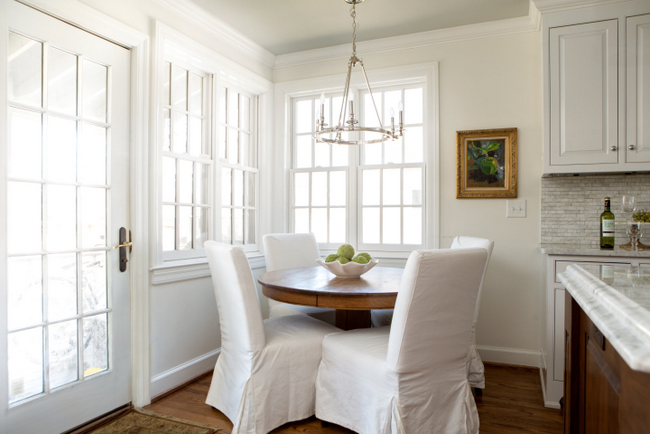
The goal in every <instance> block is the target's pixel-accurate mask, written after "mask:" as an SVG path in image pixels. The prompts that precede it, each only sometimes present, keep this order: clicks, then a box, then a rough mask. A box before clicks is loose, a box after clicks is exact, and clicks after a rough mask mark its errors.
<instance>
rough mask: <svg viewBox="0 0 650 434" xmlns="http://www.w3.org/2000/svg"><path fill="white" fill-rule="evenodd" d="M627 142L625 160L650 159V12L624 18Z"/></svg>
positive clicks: (643, 161) (636, 161)
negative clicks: (625, 21) (625, 33)
mask: <svg viewBox="0 0 650 434" xmlns="http://www.w3.org/2000/svg"><path fill="white" fill-rule="evenodd" d="M626 145H627V161H628V162H631V163H647V162H650V15H641V16H637V17H630V18H628V19H627V143H626ZM630 148H632V149H630Z"/></svg>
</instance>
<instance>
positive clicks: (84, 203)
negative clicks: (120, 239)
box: [81, 187, 106, 249]
mask: <svg viewBox="0 0 650 434" xmlns="http://www.w3.org/2000/svg"><path fill="white" fill-rule="evenodd" d="M81 237H82V238H81V239H82V243H81V247H82V248H84V249H87V248H92V247H104V246H106V190H104V189H103V188H83V187H82V188H81Z"/></svg>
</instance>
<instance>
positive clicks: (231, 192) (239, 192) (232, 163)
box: [217, 85, 258, 247]
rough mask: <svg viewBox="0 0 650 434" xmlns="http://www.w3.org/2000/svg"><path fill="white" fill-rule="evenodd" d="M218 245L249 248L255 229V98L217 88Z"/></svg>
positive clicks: (221, 87) (224, 87) (223, 87)
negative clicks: (219, 224) (219, 195)
mask: <svg viewBox="0 0 650 434" xmlns="http://www.w3.org/2000/svg"><path fill="white" fill-rule="evenodd" d="M217 100H218V107H217V112H218V117H219V150H218V154H219V166H220V167H219V169H220V172H221V241H222V242H224V243H229V244H237V245H244V246H245V247H246V246H248V247H252V246H255V245H256V227H257V218H258V216H257V194H256V192H257V178H258V169H257V138H256V136H255V130H256V128H255V126H256V123H257V117H256V107H257V98H256V97H255V96H253V95H251V94H248V93H247V92H244V91H242V90H239V89H236V88H234V87H230V86H222V85H219V86H217Z"/></svg>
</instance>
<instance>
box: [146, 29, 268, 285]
mask: <svg viewBox="0 0 650 434" xmlns="http://www.w3.org/2000/svg"><path fill="white" fill-rule="evenodd" d="M168 55H169V56H171V57H173V58H175V59H178V64H179V65H180V66H184V67H188V68H194V69H197V70H200V71H203V72H205V73H207V74H212V75H213V77H214V78H213V83H212V85H211V89H212V90H211V92H212V95H214V92H215V90H216V88H217V84H218V83H219V82H220V81H223V80H226V81H227V82H228V83H231V84H232V85H234V86H237V87H239V88H243V89H245V90H246V91H247V92H249V93H254V94H255V95H256V96H257V97H258V100H259V101H258V118H257V122H258V132H257V137H258V144H257V146H258V152H259V153H260V155H259V156H258V170H259V171H260V172H263V171H267V170H270V169H271V167H272V166H271V165H270V164H268V163H266V161H267V160H268V155H267V153H266V152H265V153H264V155H262V153H263V152H262V151H263V150H264V149H265V148H266V147H268V140H267V139H266V137H267V136H268V135H270V132H269V127H270V126H271V122H270V120H269V118H270V117H271V113H272V108H271V102H272V98H269V94H270V93H271V92H272V90H273V86H272V83H271V82H270V81H269V80H267V79H265V78H263V77H261V76H259V75H257V74H256V73H254V72H252V71H250V70H248V69H246V68H245V67H243V66H240V65H239V64H237V63H235V62H233V61H232V60H230V59H228V58H226V57H224V56H223V55H221V54H219V53H217V52H215V51H213V50H211V49H210V48H208V47H206V46H204V45H202V44H201V43H199V42H197V41H195V40H193V39H191V38H189V37H188V36H186V35H184V34H182V33H180V32H178V31H176V30H174V29H172V28H171V27H169V26H168V25H166V24H164V23H162V22H160V21H156V23H155V49H154V52H153V53H152V73H151V77H152V85H151V107H152V116H151V117H152V122H151V123H150V125H151V129H150V137H151V140H150V161H154V162H155V164H154V165H152V166H151V169H150V175H149V176H150V178H149V182H150V186H151V189H150V196H149V209H150V218H149V222H150V226H149V238H150V242H149V251H150V258H151V259H150V266H149V271H150V273H151V281H152V284H154V285H156V284H160V283H167V282H177V281H183V280H189V279H195V278H200V277H204V275H205V272H206V270H207V259H206V257H205V256H201V257H194V258H189V259H179V260H166V259H165V258H164V254H163V252H162V244H161V239H160V230H161V227H162V221H161V218H162V217H161V215H160V212H159V209H160V206H161V204H162V197H161V194H162V183H161V180H160V179H159V178H160V175H161V173H162V167H161V165H162V159H161V156H162V150H161V149H160V146H159V142H160V136H161V133H160V131H161V128H162V122H163V119H162V111H161V110H160V107H161V104H160V103H161V101H160V99H161V96H160V92H159V90H160V89H159V87H160V80H161V79H162V78H161V77H160V65H161V64H162V62H164V61H165V59H166V58H167V56H168ZM213 105H214V101H213ZM216 116H217V114H216V110H211V113H210V122H211V125H212V131H211V132H210V138H211V141H212V143H211V146H214V144H215V143H216V140H215V137H216V136H215V131H214V126H215V125H217V119H216ZM213 151H214V148H213ZM214 157H216V156H214ZM216 160H217V159H216V158H213V175H212V178H213V179H212V182H211V184H210V194H211V197H212V198H213V200H216V198H217V197H218V195H217V191H215V190H217V189H218V187H219V185H217V184H218V182H217V180H216V179H215V178H216V175H215V173H214V171H215V170H216V169H217V167H218V166H219V162H218V161H216ZM258 196H261V193H260V194H259V195H258ZM259 203H260V207H259V208H258V209H259V211H258V212H259V214H260V217H259V220H258V227H259V229H258V233H257V234H256V237H257V238H258V239H261V238H259V237H261V234H262V233H263V232H262V231H263V229H264V228H265V227H268V223H264V222H263V219H262V218H261V216H263V215H265V214H268V213H264V209H265V208H262V207H263V206H265V205H266V204H267V203H266V202H263V201H261V200H260V201H259ZM217 208H219V209H220V207H218V206H217V204H216V203H214V204H212V210H213V215H212V218H211V223H212V228H211V230H210V234H211V236H210V238H211V239H212V238H213V237H214V234H215V231H216V230H217V228H216V227H215V221H216V213H217ZM259 244H261V243H260V242H258V245H259ZM258 254H259V252H257V251H254V252H253V251H251V252H247V255H248V256H249V257H251V258H255V257H256V256H257V255H258ZM202 264H204V265H202ZM254 264H255V262H252V265H251V266H253V265H254ZM165 270H166V271H165ZM208 275H209V270H208Z"/></svg>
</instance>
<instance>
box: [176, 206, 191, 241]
mask: <svg viewBox="0 0 650 434" xmlns="http://www.w3.org/2000/svg"><path fill="white" fill-rule="evenodd" d="M178 237H179V240H178V250H186V249H191V248H192V207H191V206H179V207H178Z"/></svg>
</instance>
